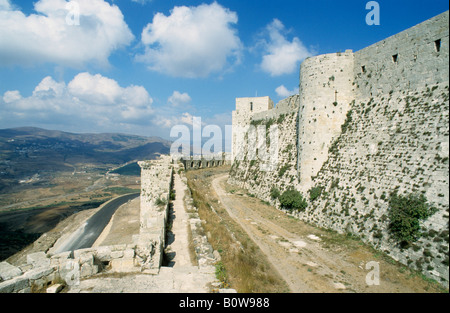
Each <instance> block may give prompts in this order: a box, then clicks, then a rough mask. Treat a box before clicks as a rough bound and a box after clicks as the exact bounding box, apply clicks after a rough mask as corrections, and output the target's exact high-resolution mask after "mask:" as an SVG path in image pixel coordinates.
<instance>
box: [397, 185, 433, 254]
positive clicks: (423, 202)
mask: <svg viewBox="0 0 450 313" xmlns="http://www.w3.org/2000/svg"><path fill="white" fill-rule="evenodd" d="M435 212H436V208H433V207H430V206H429V205H428V203H427V199H426V198H425V196H424V195H420V196H416V195H413V194H410V195H408V196H401V195H398V194H397V193H392V194H391V197H390V199H389V219H390V224H389V231H390V232H391V233H392V235H393V236H394V238H396V239H397V240H398V242H399V244H400V245H401V246H402V247H408V246H409V245H410V244H411V243H413V242H415V241H417V240H418V239H419V238H420V237H421V231H420V221H423V220H425V219H427V218H428V217H430V216H431V215H433V214H434V213H435Z"/></svg>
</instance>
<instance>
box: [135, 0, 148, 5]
mask: <svg viewBox="0 0 450 313" xmlns="http://www.w3.org/2000/svg"><path fill="white" fill-rule="evenodd" d="M131 1H132V2H136V3H139V4H147V3H150V2H152V0H131Z"/></svg>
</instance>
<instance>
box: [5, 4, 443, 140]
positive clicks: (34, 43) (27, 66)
mask: <svg viewBox="0 0 450 313" xmlns="http://www.w3.org/2000/svg"><path fill="white" fill-rule="evenodd" d="M68 2H69V1H65V0H40V1H33V2H32V1H22V0H20V1H19V0H16V1H14V0H0V128H9V127H20V126H37V127H43V128H48V129H58V130H63V131H71V132H123V133H130V134H139V135H145V136H160V137H163V138H166V139H172V140H174V139H176V138H170V135H169V134H170V129H171V128H172V127H173V126H174V125H178V124H183V123H185V124H189V123H190V122H191V121H192V117H193V116H199V117H201V118H202V122H203V124H204V125H206V124H217V125H219V126H223V125H227V124H231V111H232V110H234V106H235V98H236V97H248V96H255V95H258V96H270V97H271V98H272V100H274V102H275V103H277V102H278V101H279V100H281V99H283V98H285V97H286V96H288V95H290V94H293V93H295V92H297V88H298V84H299V81H298V77H299V65H300V63H301V61H302V60H303V59H304V58H305V57H308V56H312V55H317V54H323V53H331V52H338V51H345V50H346V49H352V50H353V51H357V50H360V49H362V48H364V47H366V46H368V45H370V44H373V43H375V42H377V41H380V40H382V39H384V38H386V37H389V36H391V35H394V34H396V33H398V32H400V31H402V30H405V29H407V28H409V27H411V26H414V25H416V24H418V23H420V22H422V21H424V20H426V19H429V18H431V17H433V16H435V15H438V14H440V13H442V12H444V11H446V10H448V6H449V5H448V1H443V0H429V1H423V0H420V1H418V0H409V1H406V0H405V1H392V0H391V1H384V0H383V1H382V0H380V1H377V2H378V4H379V6H380V25H372V26H369V25H367V24H366V22H365V18H366V15H367V14H368V13H369V10H366V3H367V2H369V1H356V0H354V1H353V0H352V1H336V0H295V1H291V0H278V1H274V0H270V1H269V0H217V1H196V0H191V1H186V0H185V1H170V0H147V1H146V0H114V1H106V0H73V1H71V4H69V5H68V4H67V3H68ZM77 17H78V18H79V19H78V20H77Z"/></svg>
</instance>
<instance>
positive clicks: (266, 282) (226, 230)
mask: <svg viewBox="0 0 450 313" xmlns="http://www.w3.org/2000/svg"><path fill="white" fill-rule="evenodd" d="M228 170H229V169H228V168H217V169H205V170H197V171H189V172H187V173H186V176H187V178H188V186H189V188H190V190H191V193H192V197H193V199H194V206H195V207H197V208H198V214H199V216H200V218H201V219H202V220H203V221H205V222H206V223H204V225H203V228H204V231H205V234H206V236H207V237H208V240H209V242H210V244H211V245H212V247H213V248H214V249H215V250H217V251H218V252H219V253H220V256H221V258H222V260H221V262H220V263H218V264H217V265H216V275H217V276H218V278H219V279H221V280H222V282H223V283H224V284H225V285H227V286H229V287H231V288H234V289H236V290H237V291H238V292H258V293H263V292H267V293H270V292H288V291H289V288H288V287H287V285H286V283H285V282H284V280H283V279H281V278H280V277H279V276H278V275H277V273H276V271H275V270H274V269H273V268H272V266H271V265H270V264H269V262H268V261H267V258H266V256H265V255H264V254H263V253H262V252H261V251H260V250H259V248H258V247H257V245H256V244H255V243H254V242H253V241H252V240H251V239H250V238H249V237H248V235H247V234H246V233H245V231H243V230H242V229H241V228H240V226H239V225H237V224H236V223H235V222H234V221H233V220H232V219H231V218H230V217H229V215H228V214H227V212H226V211H225V209H224V208H223V207H222V206H221V205H220V203H219V201H218V200H217V198H216V195H215V193H214V191H213V190H212V188H211V181H212V178H213V177H212V176H213V175H216V174H222V173H225V172H227V171H228Z"/></svg>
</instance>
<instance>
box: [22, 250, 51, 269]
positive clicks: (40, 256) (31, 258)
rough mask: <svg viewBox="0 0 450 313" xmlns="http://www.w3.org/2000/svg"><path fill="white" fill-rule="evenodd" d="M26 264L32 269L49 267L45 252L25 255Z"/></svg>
mask: <svg viewBox="0 0 450 313" xmlns="http://www.w3.org/2000/svg"><path fill="white" fill-rule="evenodd" d="M27 263H28V264H31V265H33V267H46V266H50V259H49V258H48V257H47V255H46V254H45V252H43V251H41V252H36V253H31V254H28V255H27Z"/></svg>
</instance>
